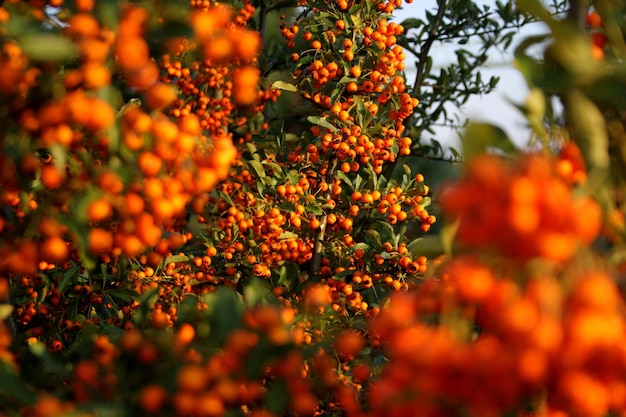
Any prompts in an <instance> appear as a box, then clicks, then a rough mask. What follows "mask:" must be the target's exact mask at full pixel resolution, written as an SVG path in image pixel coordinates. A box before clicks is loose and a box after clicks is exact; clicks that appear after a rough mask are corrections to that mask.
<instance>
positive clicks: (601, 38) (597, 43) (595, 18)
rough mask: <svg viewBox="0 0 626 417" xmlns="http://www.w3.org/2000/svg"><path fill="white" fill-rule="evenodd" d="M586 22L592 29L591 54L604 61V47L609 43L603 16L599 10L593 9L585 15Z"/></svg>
mask: <svg viewBox="0 0 626 417" xmlns="http://www.w3.org/2000/svg"><path fill="white" fill-rule="evenodd" d="M585 23H586V25H587V29H589V30H590V31H591V43H592V47H591V54H592V56H593V58H594V59H595V60H596V61H602V60H603V59H604V47H605V46H606V44H607V43H608V38H607V36H606V34H605V30H604V23H603V22H602V17H601V16H600V14H599V13H598V12H597V11H595V10H591V11H589V12H588V13H587V15H586V16H585Z"/></svg>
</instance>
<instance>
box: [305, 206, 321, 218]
mask: <svg viewBox="0 0 626 417" xmlns="http://www.w3.org/2000/svg"><path fill="white" fill-rule="evenodd" d="M304 210H305V211H306V212H308V213H313V214H315V215H316V216H321V215H322V214H324V212H323V211H322V209H321V208H319V207H318V206H305V207H304Z"/></svg>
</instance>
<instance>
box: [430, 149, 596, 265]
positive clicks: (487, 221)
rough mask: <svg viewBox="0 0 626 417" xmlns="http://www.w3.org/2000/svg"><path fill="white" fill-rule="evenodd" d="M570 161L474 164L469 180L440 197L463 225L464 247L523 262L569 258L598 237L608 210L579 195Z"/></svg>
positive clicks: (487, 159) (489, 159)
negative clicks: (493, 252) (488, 251)
mask: <svg viewBox="0 0 626 417" xmlns="http://www.w3.org/2000/svg"><path fill="white" fill-rule="evenodd" d="M563 161H565V162H563ZM567 161H568V159H567V158H565V157H564V158H563V159H562V160H561V161H559V162H555V161H554V160H553V159H550V158H548V157H545V156H541V155H535V154H532V155H525V156H524V157H523V159H522V161H521V162H520V164H519V165H518V167H517V168H513V167H511V166H509V165H507V164H506V163H504V162H503V161H502V160H501V159H500V158H498V157H496V156H482V157H480V158H476V159H475V160H473V161H470V162H469V163H468V166H467V175H466V177H465V178H464V179H463V181H461V182H458V183H456V184H453V185H451V186H450V187H448V188H447V190H446V191H444V192H443V193H442V195H441V198H440V199H441V205H442V207H443V209H444V211H445V212H447V213H448V214H449V215H450V216H451V217H453V218H455V219H458V220H459V222H460V224H459V229H458V240H459V243H461V244H464V245H467V246H470V247H483V248H490V249H492V250H494V251H495V252H498V253H502V254H504V255H506V256H510V257H513V258H517V259H519V260H522V261H526V260H528V259H530V258H534V257H541V258H543V259H546V260H550V261H554V262H564V261H567V260H569V259H570V258H571V257H572V256H573V255H574V253H575V251H576V249H577V247H578V245H579V244H583V245H584V244H589V243H591V242H592V241H593V240H594V239H595V238H596V237H597V236H598V233H599V232H600V230H601V225H602V212H601V209H600V206H599V205H598V204H597V203H596V202H595V201H594V200H593V199H591V198H588V197H583V198H576V197H575V196H574V195H573V193H572V190H571V189H570V186H569V184H570V181H571V180H572V179H573V178H572V172H574V171H572V169H569V168H564V166H565V165H567V166H570V167H571V161H570V162H567ZM559 167H560V168H559ZM559 170H561V172H559ZM578 172H580V171H578ZM561 173H563V174H565V175H566V177H565V178H563V177H562V176H561ZM576 177H577V178H578V179H580V178H581V174H577V175H576Z"/></svg>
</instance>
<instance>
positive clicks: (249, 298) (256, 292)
mask: <svg viewBox="0 0 626 417" xmlns="http://www.w3.org/2000/svg"><path fill="white" fill-rule="evenodd" d="M269 293H270V290H269V288H267V284H265V282H264V281H261V280H260V279H258V278H253V279H252V280H250V282H249V284H248V285H246V287H245V288H244V290H243V299H244V301H245V303H246V305H247V306H248V307H254V306H255V305H257V304H259V303H260V302H261V301H263V299H264V298H265V297H266V296H267V295H268V294H269Z"/></svg>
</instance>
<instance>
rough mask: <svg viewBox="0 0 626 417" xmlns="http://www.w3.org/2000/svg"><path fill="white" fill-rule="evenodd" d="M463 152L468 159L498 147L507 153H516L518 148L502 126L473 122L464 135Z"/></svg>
mask: <svg viewBox="0 0 626 417" xmlns="http://www.w3.org/2000/svg"><path fill="white" fill-rule="evenodd" d="M462 141H463V153H464V154H465V157H466V158H467V159H470V158H472V157H473V156H476V155H479V154H481V153H484V152H486V151H487V150H489V149H490V148H496V149H499V150H501V151H504V152H506V153H515V152H516V151H517V149H516V148H515V145H513V142H511V140H510V139H509V137H508V136H507V134H506V132H505V131H504V130H502V129H501V128H499V127H497V126H494V125H492V124H489V123H474V124H471V125H470V126H469V127H468V128H467V130H466V131H465V133H464V135H463V137H462Z"/></svg>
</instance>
